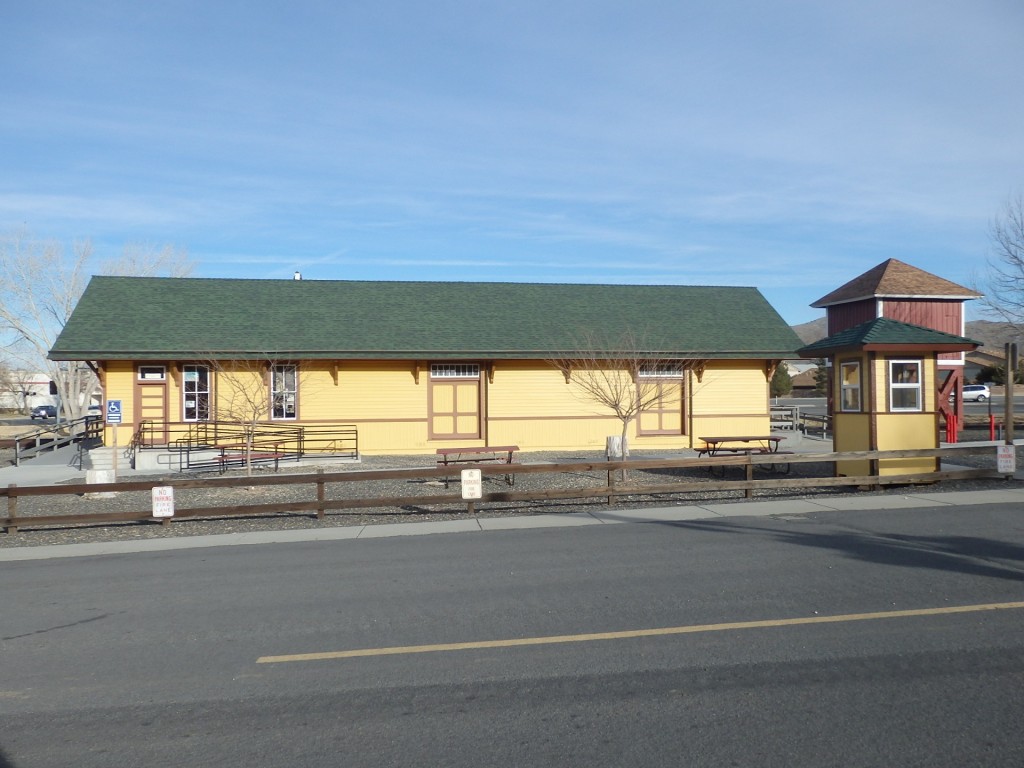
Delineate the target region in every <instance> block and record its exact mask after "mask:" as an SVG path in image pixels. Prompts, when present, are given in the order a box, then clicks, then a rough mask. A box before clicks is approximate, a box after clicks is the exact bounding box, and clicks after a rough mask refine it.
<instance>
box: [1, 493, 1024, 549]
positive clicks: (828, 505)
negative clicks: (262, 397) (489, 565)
mask: <svg viewBox="0 0 1024 768" xmlns="http://www.w3.org/2000/svg"><path fill="white" fill-rule="evenodd" d="M1006 503H1019V504H1024V489H1020V490H1013V489H1011V490H1005V491H1003V490H990V491H949V492H946V493H910V494H905V495H900V496H871V497H866V498H858V497H853V496H844V497H839V498H835V499H828V500H822V501H812V500H808V499H793V500H789V501H785V500H772V501H739V502H733V503H729V504H703V505H680V506H673V507H646V508H638V509H608V510H601V511H599V512H578V513H569V514H562V515H550V514H540V515H524V516H521V517H489V518H468V519H465V520H446V521H439V522H427V523H387V524H382V525H353V526H336V527H331V528H302V529H291V530H287V531H260V532H245V533H224V534H213V535H209V536H170V537H167V538H160V539H144V540H136V541H109V542H89V543H86V544H47V545H42V546H38V547H33V546H26V547H7V548H5V547H0V562H19V561H26V560H50V559H57V558H69V557H94V556H97V555H124V554H139V553H143V552H168V551H173V550H177V549H198V548H210V547H237V546H254V545H261V544H293V543H298V542H327V541H346V540H354V539H381V538H393V537H398V536H425V535H431V534H464V533H500V532H503V531H521V530H534V529H541V528H577V527H581V526H594V525H623V524H626V525H635V524H640V523H675V522H688V521H693V520H721V519H723V518H729V517H771V516H773V515H786V516H787V517H788V516H792V515H804V514H811V513H814V512H855V511H873V510H878V511H882V510H893V509H920V508H924V507H955V506H968V505H977V504H1006ZM25 535H28V534H25Z"/></svg>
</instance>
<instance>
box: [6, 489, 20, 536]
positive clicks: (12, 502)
mask: <svg viewBox="0 0 1024 768" xmlns="http://www.w3.org/2000/svg"><path fill="white" fill-rule="evenodd" d="M17 487H18V484H17V483H10V484H9V485H8V486H7V516H8V517H10V518H15V517H17V516H18V497H17V496H15V495H14V494H13V493H11V489H13V488H17ZM17 532H18V526H16V525H9V526H7V533H17Z"/></svg>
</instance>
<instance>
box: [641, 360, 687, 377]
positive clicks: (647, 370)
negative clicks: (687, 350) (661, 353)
mask: <svg viewBox="0 0 1024 768" xmlns="http://www.w3.org/2000/svg"><path fill="white" fill-rule="evenodd" d="M682 377H683V364H682V363H679V362H668V363H643V364H642V365H641V366H640V378H643V379H681V378H682Z"/></svg>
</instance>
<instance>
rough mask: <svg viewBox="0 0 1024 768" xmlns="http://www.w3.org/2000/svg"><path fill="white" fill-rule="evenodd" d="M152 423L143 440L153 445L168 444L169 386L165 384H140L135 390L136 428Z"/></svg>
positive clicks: (147, 428) (148, 426)
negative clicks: (145, 422) (146, 422)
mask: <svg viewBox="0 0 1024 768" xmlns="http://www.w3.org/2000/svg"><path fill="white" fill-rule="evenodd" d="M144 421H148V422H150V423H149V424H148V425H147V426H146V430H145V432H144V433H143V439H144V440H145V441H146V442H147V443H148V444H151V445H166V444H167V385H166V384H165V383H164V382H160V383H153V384H141V383H140V384H139V385H138V386H137V387H136V388H135V428H136V430H138V428H139V427H140V426H141V425H142V422H144Z"/></svg>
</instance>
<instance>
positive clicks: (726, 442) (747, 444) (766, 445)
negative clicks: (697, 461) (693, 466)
mask: <svg viewBox="0 0 1024 768" xmlns="http://www.w3.org/2000/svg"><path fill="white" fill-rule="evenodd" d="M700 439H701V440H703V441H704V445H703V446H702V447H700V448H698V449H697V455H698V456H703V455H704V454H705V453H706V454H707V455H708V456H719V455H721V454H725V453H745V454H748V455H749V454H751V453H778V450H779V443H781V442H782V441H783V440H784V439H785V438H782V437H776V436H775V435H726V436H725V437H702V438H700ZM731 443H743V445H731Z"/></svg>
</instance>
